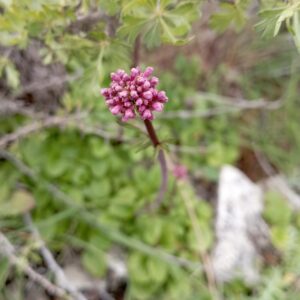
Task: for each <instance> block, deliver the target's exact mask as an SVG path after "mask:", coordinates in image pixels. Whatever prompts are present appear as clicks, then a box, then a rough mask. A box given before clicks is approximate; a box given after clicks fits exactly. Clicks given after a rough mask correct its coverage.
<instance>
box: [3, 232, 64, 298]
mask: <svg viewBox="0 0 300 300" xmlns="http://www.w3.org/2000/svg"><path fill="white" fill-rule="evenodd" d="M15 252H16V251H15V248H14V246H13V245H12V244H11V243H10V241H9V240H8V239H7V238H6V236H5V235H4V234H3V233H1V232H0V255H2V256H4V257H6V258H7V259H8V261H9V263H10V264H11V265H13V266H15V267H18V268H19V269H20V270H21V271H22V272H24V273H25V274H26V275H27V276H28V277H29V278H30V279H31V280H32V281H34V282H36V283H37V284H39V285H41V286H42V287H43V288H44V289H45V290H46V291H47V292H48V293H50V294H51V295H53V296H56V297H59V298H65V299H68V298H69V297H68V295H67V293H66V292H65V290H64V289H62V288H61V287H58V286H56V285H55V284H53V283H51V282H50V281H49V280H48V279H46V278H45V277H43V276H42V275H41V274H39V273H37V272H36V271H35V270H34V269H32V268H31V267H30V266H29V265H28V264H27V263H25V262H24V260H23V259H21V258H19V257H18V256H17V255H16V254H15Z"/></svg>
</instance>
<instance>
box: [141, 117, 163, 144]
mask: <svg viewBox="0 0 300 300" xmlns="http://www.w3.org/2000/svg"><path fill="white" fill-rule="evenodd" d="M144 124H145V126H146V129H147V132H148V134H149V138H150V140H151V142H152V144H153V147H154V148H156V147H157V146H159V145H160V141H159V139H158V137H157V134H156V132H155V129H154V127H153V125H152V122H151V121H149V120H145V121H144Z"/></svg>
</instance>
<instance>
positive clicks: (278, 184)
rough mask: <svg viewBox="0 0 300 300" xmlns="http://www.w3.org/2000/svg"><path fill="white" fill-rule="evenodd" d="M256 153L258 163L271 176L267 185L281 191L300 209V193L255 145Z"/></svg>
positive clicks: (293, 205)
mask: <svg viewBox="0 0 300 300" xmlns="http://www.w3.org/2000/svg"><path fill="white" fill-rule="evenodd" d="M253 151H254V154H255V156H256V158H257V160H258V163H259V164H260V166H261V167H262V168H263V170H264V171H265V173H266V174H267V175H268V176H269V179H268V180H267V181H266V183H267V186H269V187H271V188H274V189H275V190H277V191H278V192H279V193H281V194H282V195H283V196H284V197H285V198H286V199H287V200H288V202H289V203H290V205H291V206H292V207H293V208H294V209H296V210H300V195H299V194H297V193H296V192H295V191H294V190H293V189H292V188H291V187H290V186H289V185H288V183H287V182H286V180H285V178H284V176H283V175H280V174H276V171H275V170H274V168H273V167H272V165H271V164H270V163H269V162H268V160H267V159H266V158H265V157H264V156H263V155H262V154H261V153H259V152H258V151H257V150H256V149H255V148H254V147H253Z"/></svg>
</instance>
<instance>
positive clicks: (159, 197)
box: [144, 120, 168, 210]
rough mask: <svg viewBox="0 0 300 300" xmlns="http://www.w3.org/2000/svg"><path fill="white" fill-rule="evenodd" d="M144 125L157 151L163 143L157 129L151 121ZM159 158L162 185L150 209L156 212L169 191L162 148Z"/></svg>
mask: <svg viewBox="0 0 300 300" xmlns="http://www.w3.org/2000/svg"><path fill="white" fill-rule="evenodd" d="M144 124H145V126H146V129H147V132H148V135H149V138H150V140H151V142H152V144H153V147H154V148H155V149H157V148H158V147H159V146H160V145H161V143H160V141H159V139H158V137H157V134H156V132H155V129H154V127H153V125H152V123H151V121H149V120H145V121H144ZM157 158H158V161H159V165H160V170H161V184H160V188H159V192H158V194H157V197H156V199H155V201H154V202H153V203H151V205H150V207H149V208H150V210H155V209H157V208H158V207H159V206H160V205H161V203H162V201H163V199H164V195H165V193H166V191H167V188H168V168H167V162H166V157H165V153H164V151H163V149H162V148H161V147H159V149H158V156H157Z"/></svg>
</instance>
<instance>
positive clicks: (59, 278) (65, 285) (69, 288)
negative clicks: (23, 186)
mask: <svg viewBox="0 0 300 300" xmlns="http://www.w3.org/2000/svg"><path fill="white" fill-rule="evenodd" d="M24 222H25V223H26V225H27V226H28V227H29V229H30V231H31V233H32V235H33V237H34V239H35V240H36V241H37V242H38V244H39V250H40V252H41V255H42V257H43V259H44V261H45V262H46V264H47V266H48V268H49V270H50V271H51V272H52V273H53V274H54V276H55V281H56V284H57V285H58V286H59V287H61V288H62V289H64V290H65V291H66V292H68V293H69V294H70V295H71V296H72V297H73V298H74V299H75V300H87V299H86V297H85V296H84V295H83V294H81V293H80V292H79V291H78V290H77V288H76V287H75V286H74V285H73V284H72V283H71V282H70V281H69V280H68V278H67V277H66V275H65V273H64V271H63V269H62V268H61V267H60V266H59V264H58V263H57V262H56V260H55V259H54V257H53V255H52V253H51V251H50V250H49V249H48V248H47V247H46V245H45V242H44V241H43V240H42V238H41V236H40V234H39V232H38V230H37V228H36V227H35V226H34V224H33V222H32V219H31V216H30V214H29V213H26V214H25V215H24Z"/></svg>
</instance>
